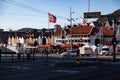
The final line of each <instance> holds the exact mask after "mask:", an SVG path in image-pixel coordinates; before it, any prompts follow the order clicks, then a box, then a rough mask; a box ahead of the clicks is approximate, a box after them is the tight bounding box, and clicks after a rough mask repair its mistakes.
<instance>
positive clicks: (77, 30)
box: [54, 25, 93, 36]
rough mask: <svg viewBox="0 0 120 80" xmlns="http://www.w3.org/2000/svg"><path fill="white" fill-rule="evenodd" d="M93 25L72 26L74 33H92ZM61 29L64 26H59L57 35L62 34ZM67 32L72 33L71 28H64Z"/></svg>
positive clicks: (55, 33)
mask: <svg viewBox="0 0 120 80" xmlns="http://www.w3.org/2000/svg"><path fill="white" fill-rule="evenodd" d="M92 29H93V27H92V26H86V25H84V26H81V25H80V26H73V27H72V28H71V31H72V34H89V33H91V31H92ZM61 30H62V28H58V29H56V31H55V32H54V35H55V36H60V35H61ZM64 30H65V32H66V34H70V28H65V29H64Z"/></svg>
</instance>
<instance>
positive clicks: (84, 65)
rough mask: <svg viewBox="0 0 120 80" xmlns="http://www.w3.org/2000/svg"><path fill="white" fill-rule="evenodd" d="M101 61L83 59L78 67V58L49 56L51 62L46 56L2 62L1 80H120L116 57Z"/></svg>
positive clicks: (104, 57) (94, 57) (0, 67)
mask: <svg viewBox="0 0 120 80" xmlns="http://www.w3.org/2000/svg"><path fill="white" fill-rule="evenodd" d="M99 58H100V60H99V62H97V63H96V56H90V57H81V59H80V60H81V63H80V65H76V64H75V62H76V59H75V57H67V58H63V57H61V56H60V55H59V54H57V55H53V54H51V55H49V58H48V62H45V61H43V60H42V59H43V57H42V56H37V57H36V59H37V60H34V61H33V60H30V61H29V60H28V61H24V62H23V61H22V62H21V61H20V62H17V61H15V62H9V63H3V62H2V63H0V80H120V76H119V74H120V62H119V61H118V62H112V61H111V60H112V56H100V57H99ZM101 59H102V61H101ZM8 60H9V59H8ZM106 60H107V61H106Z"/></svg>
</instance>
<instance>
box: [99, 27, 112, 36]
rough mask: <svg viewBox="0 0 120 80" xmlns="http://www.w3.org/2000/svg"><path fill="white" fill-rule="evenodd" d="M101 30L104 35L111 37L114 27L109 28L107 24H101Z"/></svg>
mask: <svg viewBox="0 0 120 80" xmlns="http://www.w3.org/2000/svg"><path fill="white" fill-rule="evenodd" d="M101 30H102V32H103V35H104V36H106V37H112V36H113V34H114V28H110V27H109V26H102V27H101Z"/></svg>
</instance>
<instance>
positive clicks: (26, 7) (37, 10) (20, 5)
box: [1, 0, 67, 20]
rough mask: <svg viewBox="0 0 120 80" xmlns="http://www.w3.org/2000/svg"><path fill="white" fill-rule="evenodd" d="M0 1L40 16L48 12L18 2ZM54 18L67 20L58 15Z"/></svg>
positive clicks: (10, 0)
mask: <svg viewBox="0 0 120 80" xmlns="http://www.w3.org/2000/svg"><path fill="white" fill-rule="evenodd" d="M1 1H4V2H7V3H9V4H12V5H15V6H19V7H22V8H24V9H28V10H31V11H35V12H37V13H41V14H45V15H47V14H48V12H46V11H43V10H40V9H37V8H34V7H31V6H28V5H25V4H22V3H19V2H16V1H13V0H1ZM54 15H55V14H54ZM55 16H57V17H58V18H61V19H65V20H67V18H65V17H61V16H59V15H55Z"/></svg>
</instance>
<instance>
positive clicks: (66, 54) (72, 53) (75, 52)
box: [61, 50, 77, 57]
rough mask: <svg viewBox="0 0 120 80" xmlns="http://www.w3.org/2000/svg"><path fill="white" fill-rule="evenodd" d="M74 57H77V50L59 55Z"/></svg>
mask: <svg viewBox="0 0 120 80" xmlns="http://www.w3.org/2000/svg"><path fill="white" fill-rule="evenodd" d="M76 55H77V50H67V51H65V52H62V53H61V56H63V57H68V56H76Z"/></svg>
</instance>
